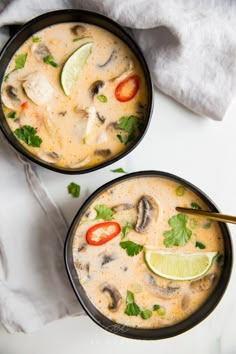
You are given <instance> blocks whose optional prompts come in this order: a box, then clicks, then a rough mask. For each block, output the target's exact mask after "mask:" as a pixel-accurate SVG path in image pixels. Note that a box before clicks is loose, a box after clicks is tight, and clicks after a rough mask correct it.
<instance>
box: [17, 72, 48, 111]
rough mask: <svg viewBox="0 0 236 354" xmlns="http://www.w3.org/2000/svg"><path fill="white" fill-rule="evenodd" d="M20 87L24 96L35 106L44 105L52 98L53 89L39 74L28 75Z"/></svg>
mask: <svg viewBox="0 0 236 354" xmlns="http://www.w3.org/2000/svg"><path fill="white" fill-rule="evenodd" d="M22 86H23V88H24V90H25V93H26V95H27V96H28V97H29V98H30V99H31V100H32V101H33V102H34V103H36V104H37V105H40V104H45V103H47V102H48V101H50V99H51V98H52V95H53V88H52V86H51V85H50V83H49V82H48V80H47V79H46V77H45V76H44V75H43V74H41V73H39V72H34V73H32V74H29V75H28V76H27V77H26V79H25V80H24V82H23V84H22Z"/></svg>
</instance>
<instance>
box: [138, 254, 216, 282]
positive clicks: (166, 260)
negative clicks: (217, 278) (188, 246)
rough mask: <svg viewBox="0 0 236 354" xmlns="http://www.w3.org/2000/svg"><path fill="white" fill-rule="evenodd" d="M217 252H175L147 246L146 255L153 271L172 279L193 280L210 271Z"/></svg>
mask: <svg viewBox="0 0 236 354" xmlns="http://www.w3.org/2000/svg"><path fill="white" fill-rule="evenodd" d="M216 254H217V252H204V253H203V252H201V253H200V252H199V253H174V252H167V251H165V250H155V249H154V248H148V247H145V249H144V256H145V261H146V263H147V265H148V267H149V268H150V269H151V270H152V271H153V273H155V274H157V275H159V276H161V277H163V278H167V279H172V280H193V279H196V278H200V277H201V276H203V275H204V274H206V273H207V272H208V270H209V269H210V267H211V265H212V262H213V259H214V257H215V256H216Z"/></svg>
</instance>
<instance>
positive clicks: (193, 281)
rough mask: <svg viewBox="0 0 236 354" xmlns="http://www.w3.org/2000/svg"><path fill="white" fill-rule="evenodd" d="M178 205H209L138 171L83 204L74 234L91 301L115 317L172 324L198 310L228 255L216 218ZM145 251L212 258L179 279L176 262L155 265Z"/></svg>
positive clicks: (151, 325) (78, 267)
mask: <svg viewBox="0 0 236 354" xmlns="http://www.w3.org/2000/svg"><path fill="white" fill-rule="evenodd" d="M176 206H183V207H193V208H202V209H205V210H207V209H208V208H207V205H205V204H204V202H203V201H202V200H201V199H200V198H199V197H198V196H197V195H196V194H194V193H193V192H192V191H190V190H188V189H187V188H186V187H183V186H180V185H178V184H177V183H175V182H173V181H172V180H169V179H166V178H161V177H133V178H131V179H128V180H124V181H122V182H119V183H118V184H116V185H114V186H112V187H110V188H108V189H107V190H106V191H104V192H103V193H102V194H100V195H99V196H98V197H97V198H95V200H93V202H92V203H91V204H90V206H89V207H88V208H87V210H85V211H84V214H83V215H82V217H81V219H80V221H79V225H78V227H77V229H76V232H75V236H74V241H73V259H74V264H75V268H76V270H77V273H78V277H79V280H80V282H81V284H82V286H83V288H84V290H85V291H86V294H87V296H88V297H89V298H90V300H91V302H92V303H93V304H94V305H95V307H96V308H97V309H98V310H99V311H100V312H101V313H103V314H104V315H105V316H106V317H108V318H109V319H111V320H112V321H114V322H116V323H119V324H122V325H127V326H130V327H142V328H160V327H165V326H170V325H173V324H175V323H177V322H180V321H182V320H183V319H185V318H187V317H188V316H190V315H191V314H192V313H193V312H195V311H196V310H197V309H198V308H199V307H200V306H201V305H202V304H203V303H204V302H205V301H206V300H207V298H208V297H209V296H210V294H211V293H212V291H213V289H214V288H215V286H217V283H218V280H219V278H220V275H221V270H222V263H223V256H224V243H223V236H222V233H221V230H220V227H219V225H218V224H217V223H215V222H210V221H209V220H206V219H205V218H203V217H197V216H196V217H195V216H194V217H192V216H187V215H185V214H181V213H178V212H176V210H175V208H176ZM148 250H151V251H153V252H154V253H155V252H156V253H157V254H161V255H163V254H164V255H166V254H168V256H173V255H174V256H176V257H177V258H178V257H186V256H187V257H196V256H197V257H198V256H199V255H200V256H203V255H204V256H205V255H211V257H212V260H211V262H210V263H209V266H208V268H207V269H205V271H204V272H203V273H202V274H200V275H199V276H197V277H196V276H195V277H192V276H190V275H188V277H187V278H188V280H186V277H185V278H181V280H180V279H179V278H178V276H177V278H178V279H177V278H173V277H172V276H171V275H173V274H175V276H176V274H178V272H179V271H178V270H177V271H176V270H175V269H173V263H172V266H170V269H169V273H168V274H167V273H166V269H165V270H163V269H162V274H161V275H160V273H158V272H156V270H155V269H152V268H150V263H149V262H148V259H147V254H148V253H147V252H148ZM181 259H182V258H181ZM191 259H192V258H191ZM168 264H171V261H170V263H168ZM185 265H186V263H185ZM180 267H181V266H180ZM182 267H185V266H184V265H183V264H182ZM176 268H178V267H177V263H176ZM182 271H184V272H185V270H183V269H182ZM188 271H189V270H188ZM191 271H192V269H191V270H190V272H191ZM176 272H177V273H176ZM166 274H167V275H166ZM185 275H187V273H186V274H185Z"/></svg>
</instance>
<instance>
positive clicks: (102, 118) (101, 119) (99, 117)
mask: <svg viewBox="0 0 236 354" xmlns="http://www.w3.org/2000/svg"><path fill="white" fill-rule="evenodd" d="M96 115H97V118H98V120H99V121H100V122H101V123H102V124H103V123H104V122H105V120H106V118H105V117H104V116H102V115H101V114H100V113H98V112H97V113H96Z"/></svg>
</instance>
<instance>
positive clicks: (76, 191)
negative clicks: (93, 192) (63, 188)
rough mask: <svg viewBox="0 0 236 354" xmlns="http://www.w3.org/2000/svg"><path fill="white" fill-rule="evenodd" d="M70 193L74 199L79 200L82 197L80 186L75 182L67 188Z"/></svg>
mask: <svg viewBox="0 0 236 354" xmlns="http://www.w3.org/2000/svg"><path fill="white" fill-rule="evenodd" d="M67 190H68V193H69V194H71V195H72V197H74V198H78V197H79V196H80V185H79V184H77V183H74V182H71V183H70V184H69V185H68V186H67Z"/></svg>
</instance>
